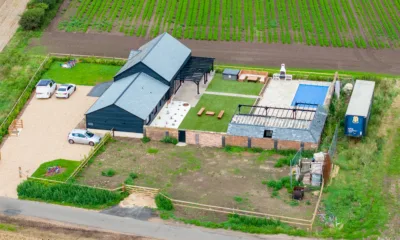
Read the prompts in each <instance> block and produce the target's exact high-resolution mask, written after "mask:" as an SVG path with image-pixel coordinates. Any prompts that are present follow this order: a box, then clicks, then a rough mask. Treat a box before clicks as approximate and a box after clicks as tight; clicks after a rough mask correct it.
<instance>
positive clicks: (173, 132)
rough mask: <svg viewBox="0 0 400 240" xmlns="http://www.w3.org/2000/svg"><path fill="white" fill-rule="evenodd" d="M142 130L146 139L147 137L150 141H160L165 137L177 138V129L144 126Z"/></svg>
mask: <svg viewBox="0 0 400 240" xmlns="http://www.w3.org/2000/svg"><path fill="white" fill-rule="evenodd" d="M144 129H145V135H146V137H149V138H151V139H152V140H161V139H163V138H164V137H165V136H167V135H168V136H170V137H174V138H178V129H173V128H160V127H150V126H145V127H144Z"/></svg>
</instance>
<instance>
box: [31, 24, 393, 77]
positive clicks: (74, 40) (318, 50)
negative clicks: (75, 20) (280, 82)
mask: <svg viewBox="0 0 400 240" xmlns="http://www.w3.org/2000/svg"><path fill="white" fill-rule="evenodd" d="M147 41H148V39H145V38H138V37H128V36H118V35H112V34H101V33H66V32H59V31H49V32H45V33H44V34H43V36H42V38H41V39H40V40H36V41H33V42H32V43H31V46H32V47H35V46H45V48H46V49H47V51H49V52H57V53H67V54H88V55H97V56H109V57H122V58H127V57H128V53H129V51H130V50H131V49H138V48H139V47H140V46H141V45H143V44H144V43H145V42H147ZM182 42H183V44H185V45H186V46H188V47H189V48H190V49H192V53H193V55H197V56H207V57H214V58H216V61H217V63H225V64H241V65H253V66H279V65H280V64H281V63H286V65H287V66H288V68H289V69H290V68H291V67H296V68H313V69H334V70H336V69H337V70H353V71H364V72H377V73H388V74H396V75H400V49H382V50H374V49H346V48H332V47H314V46H305V45H301V44H292V45H287V44H286V45H285V44H264V43H251V44H250V43H246V42H223V41H200V40H182ZM94 43H95V44H94Z"/></svg>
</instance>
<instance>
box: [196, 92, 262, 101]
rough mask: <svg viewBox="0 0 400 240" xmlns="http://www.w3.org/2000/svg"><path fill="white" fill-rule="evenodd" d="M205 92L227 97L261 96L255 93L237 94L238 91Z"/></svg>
mask: <svg viewBox="0 0 400 240" xmlns="http://www.w3.org/2000/svg"><path fill="white" fill-rule="evenodd" d="M204 94H211V95H219V96H227V97H242V98H255V99H257V98H260V97H259V96H255V95H245V94H236V93H222V92H208V91H207V92H205V93H204Z"/></svg>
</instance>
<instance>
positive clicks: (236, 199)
mask: <svg viewBox="0 0 400 240" xmlns="http://www.w3.org/2000/svg"><path fill="white" fill-rule="evenodd" d="M233 199H234V200H235V202H237V203H241V202H243V198H242V197H240V196H234V197H233Z"/></svg>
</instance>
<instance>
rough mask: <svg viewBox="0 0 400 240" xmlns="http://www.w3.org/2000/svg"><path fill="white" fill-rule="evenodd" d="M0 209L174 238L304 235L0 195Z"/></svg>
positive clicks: (218, 239) (255, 239) (220, 239)
mask: <svg viewBox="0 0 400 240" xmlns="http://www.w3.org/2000/svg"><path fill="white" fill-rule="evenodd" d="M0 213H2V214H5V215H9V216H13V215H20V216H26V217H36V218H41V219H46V220H51V221H57V222H63V223H69V224H76V225H80V226H85V227H89V228H95V229H101V230H108V231H114V232H119V233H124V234H134V235H138V236H143V237H152V238H158V239H171V240H172V239H173V240H187V239H190V240H204V239H212V240H236V239H248V240H260V239H278V240H279V239H281V240H283V239H285V240H299V239H303V238H297V237H289V236H286V235H263V236H256V235H249V234H244V233H239V232H233V231H232V232H231V231H225V230H212V229H204V228H198V227H192V226H175V225H167V224H163V223H154V222H147V221H141V220H136V219H132V218H124V217H117V216H112V215H107V214H102V213H99V212H96V211H90V210H84V209H79V208H72V207H64V206H58V205H52V204H47V203H39V202H31V201H22V200H17V199H11V198H5V197H0Z"/></svg>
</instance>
